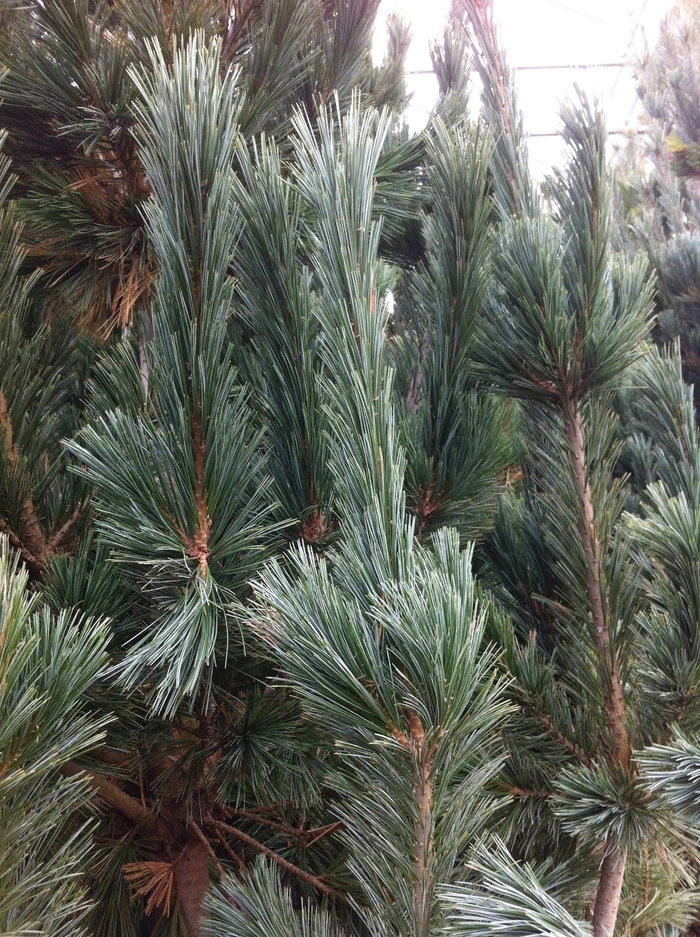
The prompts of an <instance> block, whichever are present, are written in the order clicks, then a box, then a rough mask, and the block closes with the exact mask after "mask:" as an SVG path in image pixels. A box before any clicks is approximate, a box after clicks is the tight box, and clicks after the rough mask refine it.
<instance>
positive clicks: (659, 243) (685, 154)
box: [616, 2, 700, 383]
mask: <svg viewBox="0 0 700 937" xmlns="http://www.w3.org/2000/svg"><path fill="white" fill-rule="evenodd" d="M699 36H700V7H698V5H697V3H694V2H686V3H679V4H676V5H675V6H674V7H673V9H672V11H671V13H670V14H669V15H668V17H667V18H666V19H665V20H664V21H663V23H662V24H661V27H660V31H659V39H658V41H657V44H656V47H655V48H654V49H653V50H652V51H651V52H647V53H646V55H645V56H643V57H642V58H641V60H640V61H639V63H638V69H637V71H638V74H637V90H638V94H639V97H640V99H641V102H642V104H643V106H644V110H645V112H646V117H647V121H648V126H647V128H646V132H645V133H644V134H641V135H638V136H637V137H635V138H634V139H633V140H631V141H630V142H629V143H628V146H627V149H626V150H625V151H623V153H621V158H620V167H619V170H618V173H617V177H618V178H617V180H616V189H617V206H616V207H617V216H618V219H617V224H618V239H619V242H620V245H621V247H622V248H623V249H626V250H628V251H629V250H631V251H634V250H640V249H641V250H642V251H644V252H645V253H646V254H647V257H648V259H649V264H650V266H651V268H652V269H653V271H654V273H655V276H656V286H657V295H656V303H657V313H658V317H657V328H656V331H657V333H658V339H659V340H660V341H661V342H668V341H672V340H674V339H676V338H679V339H680V342H681V354H682V357H683V371H684V375H685V378H686V380H687V381H689V382H691V383H697V381H698V378H699V377H700V369H699V368H698V354H699V352H700V340H699V337H698V327H699V326H698V323H699V321H700V318H699V317H700V310H699V309H698V303H697V292H698V283H699V282H700V263H699V256H700V255H699V254H698V251H699V250H700V235H699V233H698V232H699V231H700V203H699V202H698V186H697V180H698V175H699V174H700V164H699V163H698V147H699V146H700V85H699V84H698V78H697V68H698V57H697V48H698V37H699Z"/></svg>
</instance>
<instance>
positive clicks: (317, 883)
mask: <svg viewBox="0 0 700 937" xmlns="http://www.w3.org/2000/svg"><path fill="white" fill-rule="evenodd" d="M208 823H209V824H210V825H211V826H213V827H214V828H215V829H219V830H221V832H222V833H225V834H226V835H228V836H233V837H234V838H235V839H238V840H240V841H241V842H242V843H245V844H246V846H250V847H251V848H252V849H255V850H256V851H257V852H260V853H262V854H263V855H265V856H267V857H268V859H272V861H273V862H276V863H277V864H278V865H279V866H281V868H283V869H285V870H286V871H287V872H291V873H292V875H296V876H298V878H300V879H302V880H303V881H305V882H308V883H309V885H313V886H314V888H317V889H318V890H319V891H320V892H322V893H323V894H324V895H328V896H329V897H330V898H341V897H342V896H341V894H340V893H339V892H337V891H336V890H335V889H333V888H331V887H330V885H326V883H325V882H324V881H322V880H321V879H320V878H317V877H316V876H315V875H311V873H310V872H305V871H304V869H300V868H299V867H298V866H296V865H294V863H292V862H289V861H288V860H287V859H285V858H284V856H280V854H279V853H277V852H275V851H274V849H270V847H269V846H266V845H265V844H264V843H260V842H258V840H257V839H254V838H253V837H252V836H249V835H248V834H247V833H244V832H243V830H239V829H237V828H236V827H235V826H229V824H228V823H223V822H222V821H221V820H215V819H214V818H213V817H209V818H208Z"/></svg>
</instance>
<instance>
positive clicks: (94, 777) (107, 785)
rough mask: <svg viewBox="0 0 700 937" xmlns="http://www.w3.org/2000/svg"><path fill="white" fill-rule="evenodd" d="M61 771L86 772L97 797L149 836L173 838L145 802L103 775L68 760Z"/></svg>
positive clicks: (165, 840)
mask: <svg viewBox="0 0 700 937" xmlns="http://www.w3.org/2000/svg"><path fill="white" fill-rule="evenodd" d="M61 773H62V774H64V775H66V777H72V776H74V775H78V774H84V775H85V777H86V778H87V779H88V780H89V782H90V784H91V785H92V787H93V788H94V791H95V794H96V795H97V797H98V798H99V799H100V800H102V801H104V803H106V804H107V805H108V806H109V807H111V808H112V809H113V810H116V811H117V812H118V813H121V814H122V816H124V817H126V818H127V820H131V822H132V823H135V824H136V825H137V826H139V827H140V828H141V829H142V830H143V831H144V832H145V833H147V834H148V835H149V836H153V837H154V838H156V839H158V840H160V841H161V842H169V841H170V840H171V839H172V836H171V834H170V831H169V829H168V828H167V826H166V825H165V823H163V821H162V820H161V819H160V818H159V817H157V816H155V814H153V813H151V811H150V810H148V809H147V808H145V807H144V806H143V804H142V803H141V802H140V801H138V800H136V798H135V797H131V796H130V795H129V794H126V793H125V792H124V791H123V790H122V789H121V788H120V787H117V785H116V784H113V783H112V782H111V781H108V780H107V779H106V778H103V777H101V776H100V775H99V774H93V772H92V771H85V770H84V769H83V768H80V767H78V765H76V764H73V762H70V761H69V762H67V763H66V764H65V765H63V767H62V768H61Z"/></svg>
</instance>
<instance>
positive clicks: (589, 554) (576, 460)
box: [562, 397, 630, 768]
mask: <svg viewBox="0 0 700 937" xmlns="http://www.w3.org/2000/svg"><path fill="white" fill-rule="evenodd" d="M562 411H563V416H564V429H565V432H566V438H567V439H568V441H569V446H570V448H571V460H572V464H573V469H574V478H575V481H576V488H577V494H578V497H579V503H580V507H581V517H580V519H579V523H578V527H579V533H580V535H581V542H582V544H583V551H584V554H585V558H586V570H585V577H586V592H587V594H588V601H589V604H590V608H591V628H592V631H593V641H594V644H595V650H596V656H597V659H598V667H599V671H600V679H601V684H602V690H603V701H604V705H605V716H606V722H607V727H608V731H609V732H610V734H611V736H612V739H613V743H614V760H615V761H616V762H617V763H618V764H619V765H621V766H622V767H623V768H626V767H627V765H628V764H629V759H630V743H629V737H628V734H627V712H626V706H625V697H624V693H623V691H622V682H621V680H620V670H619V666H618V662H617V656H616V654H615V650H614V648H613V646H612V642H611V640H610V629H609V627H608V620H607V608H606V605H607V603H606V599H605V595H604V589H603V584H602V581H601V556H600V553H601V549H600V541H599V538H598V528H597V525H596V519H595V511H594V507H593V497H592V494H591V487H590V483H589V481H588V474H587V471H586V446H585V438H584V432H583V421H582V419H581V410H580V407H579V405H578V401H576V400H575V399H574V398H573V397H569V398H568V399H567V400H566V403H565V405H564V406H563V408H562Z"/></svg>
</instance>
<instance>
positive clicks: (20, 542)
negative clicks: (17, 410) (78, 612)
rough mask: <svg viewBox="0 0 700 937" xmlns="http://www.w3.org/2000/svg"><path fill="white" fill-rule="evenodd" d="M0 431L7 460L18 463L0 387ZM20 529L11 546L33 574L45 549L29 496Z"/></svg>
mask: <svg viewBox="0 0 700 937" xmlns="http://www.w3.org/2000/svg"><path fill="white" fill-rule="evenodd" d="M0 432H2V433H3V435H4V437H5V439H4V442H5V452H6V454H7V461H8V462H9V463H10V466H11V467H12V468H15V467H16V466H17V464H18V463H19V457H20V456H19V450H18V448H17V446H16V445H15V441H14V433H13V429H12V420H11V419H10V413H9V410H8V407H7V400H6V399H5V395H4V393H3V392H2V389H1V388H0ZM19 522H20V525H21V527H20V530H19V531H17V532H16V538H11V539H12V540H14V539H16V541H17V542H16V543H13V546H16V547H19V549H20V551H21V553H22V559H23V560H24V562H25V563H26V564H27V566H28V567H29V569H30V571H31V572H32V573H34V574H36V573H38V572H39V571H40V570H41V569H42V567H43V565H44V561H45V554H46V551H47V544H46V537H45V536H44V531H43V530H42V529H41V525H40V524H39V519H38V518H37V516H36V510H35V508H34V503H33V501H32V499H31V498H27V500H26V502H25V503H24V504H23V505H22V508H21V511H20V519H19Z"/></svg>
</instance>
